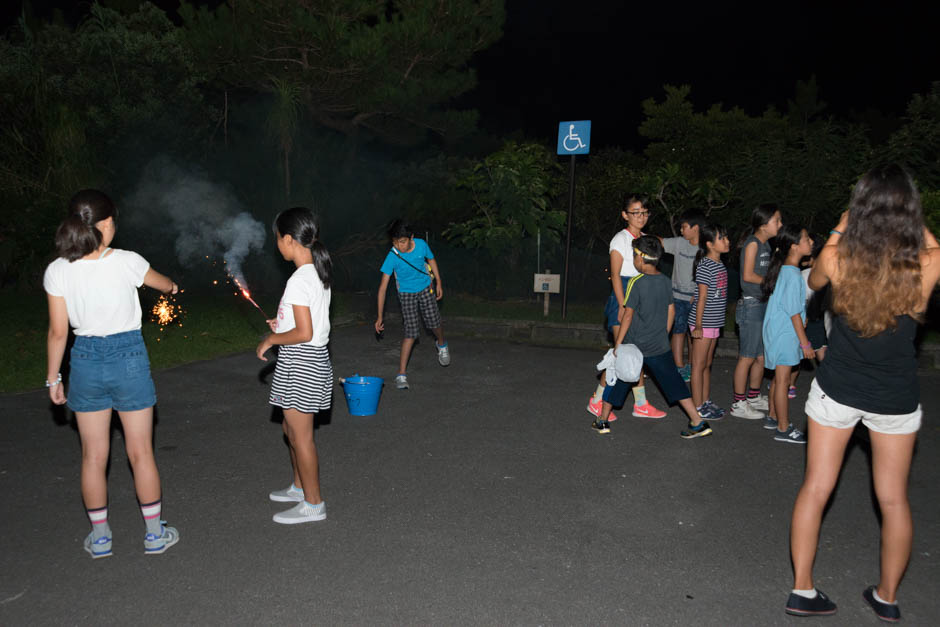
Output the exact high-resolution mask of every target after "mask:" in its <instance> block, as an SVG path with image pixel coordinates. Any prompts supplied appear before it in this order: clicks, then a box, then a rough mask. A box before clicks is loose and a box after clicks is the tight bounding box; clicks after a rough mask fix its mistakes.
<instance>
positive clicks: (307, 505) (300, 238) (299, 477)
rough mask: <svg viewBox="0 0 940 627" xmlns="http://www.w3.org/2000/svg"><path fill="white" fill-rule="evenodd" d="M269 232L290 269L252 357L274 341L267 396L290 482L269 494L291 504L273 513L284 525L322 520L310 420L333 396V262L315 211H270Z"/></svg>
mask: <svg viewBox="0 0 940 627" xmlns="http://www.w3.org/2000/svg"><path fill="white" fill-rule="evenodd" d="M274 236H275V238H276V239H277V249H278V251H279V252H280V253H281V256H283V257H284V259H286V260H287V261H290V262H293V264H294V266H296V268H297V269H296V270H295V271H294V273H293V274H292V275H291V277H290V278H289V279H288V280H287V286H286V287H285V288H284V295H283V296H281V302H280V304H279V305H278V308H277V317H276V318H273V319H271V320H268V326H269V327H270V328H271V331H272V333H271V334H269V335H267V336H266V337H265V338H264V339H263V340H262V341H261V343H260V344H258V349H257V355H258V358H259V359H261V360H263V361H267V358H266V357H265V356H264V354H265V353H266V352H267V351H268V349H269V348H271V347H272V346H280V349H279V350H278V358H277V365H276V367H275V369H274V379H273V381H272V382H271V395H270V397H269V399H268V400H269V402H270V403H271V405H274V406H275V407H280V408H281V409H283V411H284V422H283V423H282V425H283V429H284V434H285V435H286V436H287V441H288V444H289V446H290V460H291V467H292V469H293V483H291V485H290V487H288V488H286V489H283V490H276V491H274V492H271V494H270V495H269V497H270V499H271V500H272V501H278V502H288V503H289V502H293V503H296V505H295V506H294V507H292V508H290V509H288V510H287V511H284V512H280V513H278V514H275V515H274V522H277V523H281V524H285V525H291V524H296V523H304V522H312V521H316V520H323V519H325V518H326V503H324V502H323V500H322V499H321V498H320V471H319V467H318V466H319V463H318V460H317V447H316V443H315V442H314V440H313V426H314V414H316V413H318V412H321V411H323V410H325V409H329V408H330V403H331V400H332V396H333V365H332V364H331V363H330V354H329V351H328V349H327V344H328V343H329V341H330V287H331V285H332V283H333V262H332V261H331V260H330V253H329V252H327V250H326V247H325V246H324V245H323V243H322V242H321V241H320V225H319V222H318V220H317V216H316V214H314V213H313V212H312V211H310V210H309V209H306V208H304V207H294V208H293V209H288V210H286V211H282V212H281V213H280V214H278V216H277V218H275V219H274Z"/></svg>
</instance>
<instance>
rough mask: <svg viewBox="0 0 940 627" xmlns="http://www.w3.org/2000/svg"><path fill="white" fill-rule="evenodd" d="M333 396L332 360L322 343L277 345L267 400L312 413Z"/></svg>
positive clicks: (330, 402) (284, 406)
mask: <svg viewBox="0 0 940 627" xmlns="http://www.w3.org/2000/svg"><path fill="white" fill-rule="evenodd" d="M332 400H333V364H331V363H330V352H329V350H328V349H327V347H326V346H310V345H309V344H291V345H288V346H281V347H280V348H279V349H278V353H277V365H276V366H275V367H274V379H273V380H272V381H271V396H270V397H269V398H268V402H269V403H270V404H271V405H274V406H275V407H281V408H283V409H296V410H297V411H299V412H303V413H305V414H315V413H317V412H320V411H323V410H325V409H329V408H330V405H331V404H332Z"/></svg>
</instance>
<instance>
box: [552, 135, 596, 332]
mask: <svg viewBox="0 0 940 627" xmlns="http://www.w3.org/2000/svg"><path fill="white" fill-rule="evenodd" d="M590 148H591V121H590V120H580V121H577V122H560V123H559V124H558V149H557V151H556V152H557V153H558V154H559V155H571V173H570V175H569V182H568V234H567V236H566V237H565V275H564V276H565V287H564V291H563V292H562V295H561V319H562V320H564V319H566V318H567V317H568V259H569V258H570V256H571V223H572V222H573V221H574V159H575V155H586V154H589V153H590Z"/></svg>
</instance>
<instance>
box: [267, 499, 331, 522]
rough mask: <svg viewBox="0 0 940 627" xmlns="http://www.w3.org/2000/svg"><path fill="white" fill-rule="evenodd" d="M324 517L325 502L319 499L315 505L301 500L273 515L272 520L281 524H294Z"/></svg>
mask: <svg viewBox="0 0 940 627" xmlns="http://www.w3.org/2000/svg"><path fill="white" fill-rule="evenodd" d="M325 518H326V503H325V502H324V501H320V502H319V503H317V504H316V505H310V504H309V503H307V502H305V501H302V502H300V503H297V505H295V506H293V507H292V508H290V509H289V510H287V511H286V512H278V513H277V514H275V515H274V522H276V523H281V524H282V525H296V524H297V523H305V522H314V521H316V520H324V519H325Z"/></svg>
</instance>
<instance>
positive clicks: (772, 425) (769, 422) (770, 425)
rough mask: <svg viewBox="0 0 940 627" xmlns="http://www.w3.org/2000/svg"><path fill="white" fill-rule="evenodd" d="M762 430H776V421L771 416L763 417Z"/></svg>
mask: <svg viewBox="0 0 940 627" xmlns="http://www.w3.org/2000/svg"><path fill="white" fill-rule="evenodd" d="M764 428H765V429H773V430H774V431H776V430H777V419H776V418H774V417H772V416H764Z"/></svg>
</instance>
